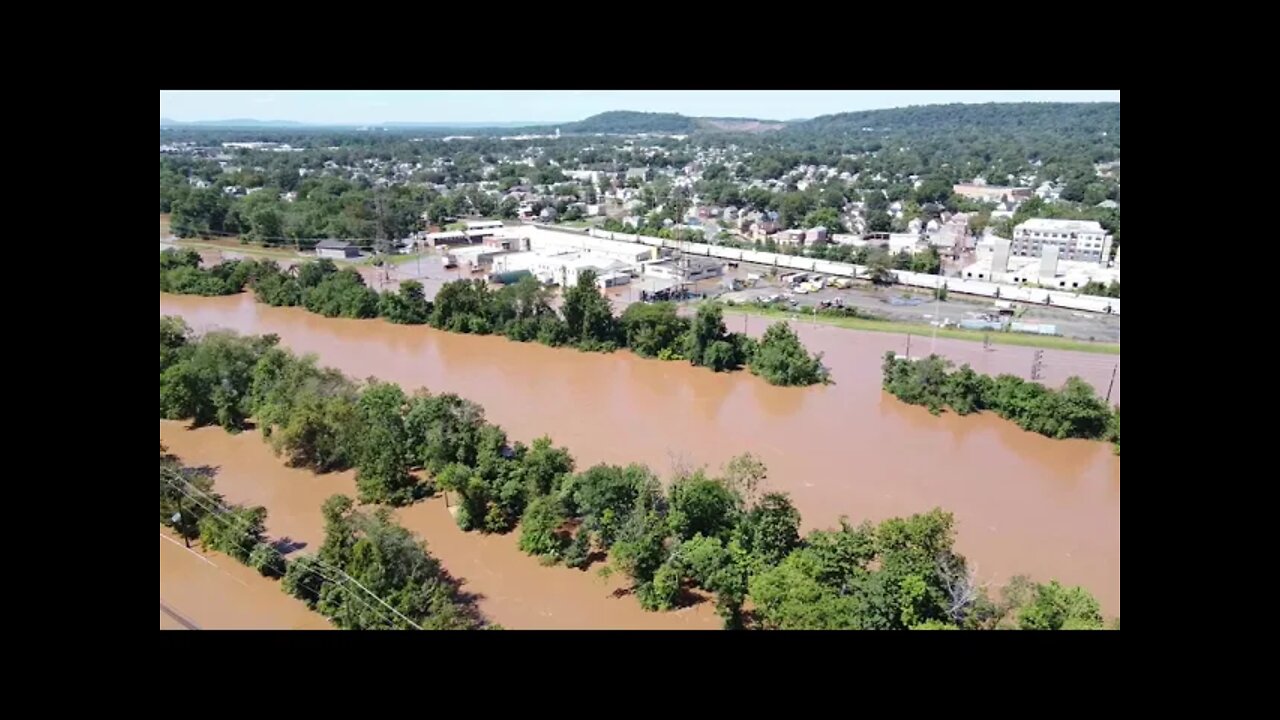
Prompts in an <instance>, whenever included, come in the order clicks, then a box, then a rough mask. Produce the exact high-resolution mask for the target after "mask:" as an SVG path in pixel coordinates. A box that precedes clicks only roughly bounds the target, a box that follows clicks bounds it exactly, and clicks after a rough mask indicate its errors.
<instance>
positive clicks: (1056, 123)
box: [160, 103, 1120, 143]
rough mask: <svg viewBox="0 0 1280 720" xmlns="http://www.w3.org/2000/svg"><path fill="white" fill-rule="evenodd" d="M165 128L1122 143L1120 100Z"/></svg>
mask: <svg viewBox="0 0 1280 720" xmlns="http://www.w3.org/2000/svg"><path fill="white" fill-rule="evenodd" d="M160 127H161V128H192V129H200V128H210V129H214V128H217V129H224V130H225V129H233V130H234V129H259V130H268V129H272V128H277V129H292V130H298V129H305V128H311V129H320V130H325V129H329V130H339V129H354V128H370V129H373V128H377V129H383V130H389V131H406V130H421V131H423V132H424V133H425V134H427V135H432V136H435V135H448V134H458V135H478V136H493V135H500V134H510V133H512V132H513V131H515V132H518V133H521V134H539V135H547V134H552V133H554V132H555V131H556V130H559V131H560V132H561V134H563V135H594V134H606V135H638V134H642V133H653V134H661V135H692V134H693V133H696V132H730V133H766V132H783V133H787V134H790V135H809V134H819V135H828V136H829V135H848V134H855V133H866V132H868V129H870V130H872V131H876V132H879V133H884V132H899V133H911V134H913V135H919V134H924V135H931V134H938V133H954V132H958V131H965V130H990V131H997V132H1007V133H1011V134H1027V133H1035V134H1045V133H1061V134H1063V135H1065V136H1070V137H1085V136H1088V135H1099V134H1101V133H1104V132H1105V133H1107V134H1108V135H1107V137H1108V138H1110V140H1111V141H1113V142H1117V143H1118V142H1119V134H1120V103H987V104H982V105H972V104H952V105H920V106H913V107H905V108H892V109H887V110H863V111H859V112H848V113H839V114H836V115H823V116H821V117H816V118H813V119H811V120H789V121H785V122H783V121H777V120H758V119H755V118H724V117H689V116H687V115H681V114H679V113H650V112H635V111H631V110H614V111H611V112H604V113H600V114H598V115H592V116H591V117H589V118H586V119H585V120H578V121H576V122H566V123H530V122H510V121H507V122H387V123H376V124H334V125H317V124H310V123H300V122H294V121H289V120H253V119H235V120H204V121H197V122H178V121H175V120H171V119H169V118H160Z"/></svg>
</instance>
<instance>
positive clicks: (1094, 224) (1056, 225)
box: [1018, 218, 1105, 233]
mask: <svg viewBox="0 0 1280 720" xmlns="http://www.w3.org/2000/svg"><path fill="white" fill-rule="evenodd" d="M1018 228H1020V229H1024V230H1049V231H1052V232H1077V233H1081V232H1084V233H1101V232H1105V230H1103V229H1102V225H1100V224H1099V223H1098V221H1096V220H1051V219H1049V218H1031V219H1030V220H1026V221H1024V222H1023V223H1022V224H1020V225H1018Z"/></svg>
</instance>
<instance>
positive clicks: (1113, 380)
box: [1107, 363, 1120, 405]
mask: <svg viewBox="0 0 1280 720" xmlns="http://www.w3.org/2000/svg"><path fill="white" fill-rule="evenodd" d="M1119 372H1120V364H1119V363H1116V366H1115V368H1113V369H1112V370H1111V383H1110V384H1109V385H1107V404H1108V405H1110V404H1111V389H1112V388H1114V387H1115V386H1116V373H1119Z"/></svg>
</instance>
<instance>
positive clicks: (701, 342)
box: [684, 303, 746, 372]
mask: <svg viewBox="0 0 1280 720" xmlns="http://www.w3.org/2000/svg"><path fill="white" fill-rule="evenodd" d="M743 348H744V344H743V342H742V341H740V340H738V338H737V336H736V334H735V333H730V332H729V331H728V329H727V328H726V327H725V325H724V311H722V310H721V309H720V306H719V305H716V304H714V303H703V304H702V305H700V306H699V307H698V314H697V315H695V316H694V318H693V322H692V323H690V325H689V329H688V331H687V332H686V334H685V337H684V355H685V357H687V358H689V362H691V363H693V364H694V365H701V366H703V367H708V368H711V369H712V370H714V371H716V372H723V371H727V370H733V369H735V368H737V367H740V366H741V365H742V363H743V362H744V361H745V357H744V355H745V354H746V353H745V352H744V350H743Z"/></svg>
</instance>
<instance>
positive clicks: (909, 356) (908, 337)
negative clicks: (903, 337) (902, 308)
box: [907, 333, 911, 360]
mask: <svg viewBox="0 0 1280 720" xmlns="http://www.w3.org/2000/svg"><path fill="white" fill-rule="evenodd" d="M907 359H908V360H910V359H911V333H907Z"/></svg>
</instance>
